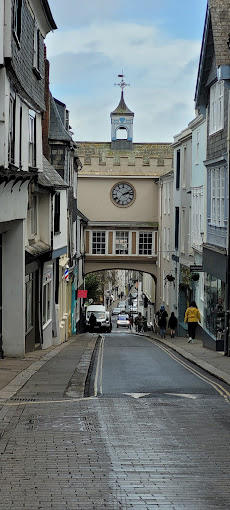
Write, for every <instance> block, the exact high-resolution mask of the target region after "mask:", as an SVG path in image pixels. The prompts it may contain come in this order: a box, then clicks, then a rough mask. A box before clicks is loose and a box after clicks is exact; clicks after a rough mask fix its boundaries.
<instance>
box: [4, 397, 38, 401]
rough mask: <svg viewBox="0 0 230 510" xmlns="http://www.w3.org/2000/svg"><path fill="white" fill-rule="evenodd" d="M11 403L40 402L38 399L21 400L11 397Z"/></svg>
mask: <svg viewBox="0 0 230 510" xmlns="http://www.w3.org/2000/svg"><path fill="white" fill-rule="evenodd" d="M9 400H11V401H13V402H38V399H37V398H26V397H25V398H20V397H10V399H9Z"/></svg>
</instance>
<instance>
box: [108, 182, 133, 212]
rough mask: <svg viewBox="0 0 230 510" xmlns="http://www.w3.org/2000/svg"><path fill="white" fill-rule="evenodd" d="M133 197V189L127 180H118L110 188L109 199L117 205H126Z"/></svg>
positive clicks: (129, 203) (130, 202)
mask: <svg viewBox="0 0 230 510" xmlns="http://www.w3.org/2000/svg"><path fill="white" fill-rule="evenodd" d="M135 198H136V192H135V189H134V188H133V186H131V184H129V183H128V182H118V183H117V184H115V185H114V186H113V187H112V189H111V200H112V201H113V202H114V204H115V205H117V206H119V207H128V206H129V205H131V204H132V203H133V202H134V200H135Z"/></svg>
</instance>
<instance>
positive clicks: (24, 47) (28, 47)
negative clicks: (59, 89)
mask: <svg viewBox="0 0 230 510" xmlns="http://www.w3.org/2000/svg"><path fill="white" fill-rule="evenodd" d="M8 1H11V4H12V9H13V0H8ZM34 26H35V21H34V19H33V18H32V15H31V13H30V11H29V9H28V7H27V3H26V1H25V0H23V2H22V29H21V38H20V45H18V43H17V41H16V39H15V37H14V36H13V34H12V38H11V40H12V62H11V68H10V69H9V70H10V72H11V74H12V76H13V79H14V82H15V87H16V88H17V89H18V90H19V91H20V93H21V94H22V95H23V96H24V97H25V98H26V99H28V100H29V101H31V102H32V105H34V106H35V107H36V106H37V107H38V108H39V109H41V110H45V101H44V74H45V69H44V40H43V37H42V35H41V34H40V41H39V56H40V71H41V75H42V79H38V78H37V76H35V74H34V72H33V58H34ZM12 30H13V29H12ZM11 78H12V77H11Z"/></svg>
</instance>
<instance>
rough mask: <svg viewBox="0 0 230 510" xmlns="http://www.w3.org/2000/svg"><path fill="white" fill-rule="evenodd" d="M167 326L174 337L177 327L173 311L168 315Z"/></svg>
mask: <svg viewBox="0 0 230 510" xmlns="http://www.w3.org/2000/svg"><path fill="white" fill-rule="evenodd" d="M168 327H169V328H170V335H171V338H174V337H175V330H176V327H177V318H176V317H175V315H174V312H172V313H171V315H170V317H169V322H168Z"/></svg>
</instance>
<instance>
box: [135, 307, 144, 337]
mask: <svg viewBox="0 0 230 510" xmlns="http://www.w3.org/2000/svg"><path fill="white" fill-rule="evenodd" d="M135 324H136V326H137V328H136V329H137V331H138V333H141V332H142V331H143V317H142V315H141V312H139V313H138V316H137V317H136V321H135Z"/></svg>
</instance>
